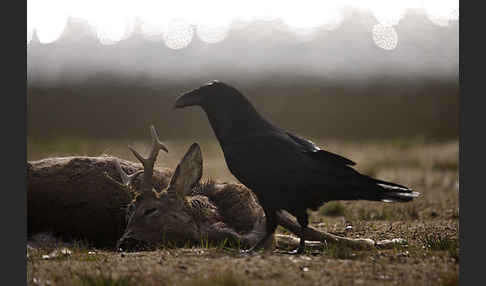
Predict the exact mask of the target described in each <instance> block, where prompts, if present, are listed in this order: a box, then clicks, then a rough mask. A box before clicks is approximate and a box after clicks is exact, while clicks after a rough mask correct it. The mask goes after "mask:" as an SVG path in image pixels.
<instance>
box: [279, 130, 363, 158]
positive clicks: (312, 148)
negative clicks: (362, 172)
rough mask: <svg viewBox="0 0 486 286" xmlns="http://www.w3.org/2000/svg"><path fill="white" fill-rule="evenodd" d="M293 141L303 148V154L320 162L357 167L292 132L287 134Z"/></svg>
mask: <svg viewBox="0 0 486 286" xmlns="http://www.w3.org/2000/svg"><path fill="white" fill-rule="evenodd" d="M285 133H286V134H287V135H288V136H289V137H290V138H292V140H294V142H295V143H297V144H299V145H300V146H301V147H302V150H303V152H305V153H308V154H309V155H310V156H311V157H314V158H316V159H318V160H321V161H329V160H331V161H333V162H336V163H338V164H344V165H350V166H354V165H356V163H355V162H353V161H351V160H349V159H347V158H344V157H342V156H339V155H337V154H334V153H331V152H327V151H325V150H322V149H321V148H319V147H318V146H317V145H316V144H314V143H313V142H312V141H310V140H307V139H304V138H301V137H298V136H296V135H294V134H292V133H290V132H287V131H286V132H285Z"/></svg>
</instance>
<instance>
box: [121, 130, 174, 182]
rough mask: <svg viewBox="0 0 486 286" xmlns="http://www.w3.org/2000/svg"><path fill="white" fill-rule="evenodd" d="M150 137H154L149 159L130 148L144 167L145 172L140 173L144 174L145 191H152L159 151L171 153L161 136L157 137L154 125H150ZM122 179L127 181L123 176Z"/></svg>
mask: <svg viewBox="0 0 486 286" xmlns="http://www.w3.org/2000/svg"><path fill="white" fill-rule="evenodd" d="M150 135H151V136H152V149H151V151H150V154H149V156H148V157H147V158H144V157H142V155H140V153H138V152H137V151H136V150H135V149H133V148H132V147H130V146H128V148H129V149H130V151H132V153H133V155H135V157H137V159H138V160H139V161H140V162H141V163H142V165H143V171H140V172H143V173H144V174H143V181H142V190H144V191H145V190H151V189H152V175H153V173H154V164H155V160H156V159H157V155H158V154H159V151H160V150H164V151H165V152H167V153H169V150H167V148H166V147H165V146H164V144H162V142H160V140H159V136H158V135H157V131H156V130H155V127H154V126H153V125H150ZM135 174H136V173H135ZM135 174H133V175H135ZM133 175H132V176H133ZM122 179H123V180H125V179H124V178H123V176H122Z"/></svg>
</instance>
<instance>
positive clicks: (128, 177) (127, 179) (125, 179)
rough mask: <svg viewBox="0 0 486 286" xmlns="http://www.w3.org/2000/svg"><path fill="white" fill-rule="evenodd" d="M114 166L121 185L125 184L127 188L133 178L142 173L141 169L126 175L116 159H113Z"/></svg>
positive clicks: (129, 186)
mask: <svg viewBox="0 0 486 286" xmlns="http://www.w3.org/2000/svg"><path fill="white" fill-rule="evenodd" d="M115 167H116V170H117V171H118V173H119V174H120V177H121V179H122V182H123V185H125V186H127V187H128V188H131V186H132V183H133V180H135V179H136V178H137V176H138V175H140V174H142V173H143V170H139V171H137V172H135V173H133V174H131V175H128V174H127V173H125V171H123V169H122V168H121V166H120V163H119V162H118V160H115Z"/></svg>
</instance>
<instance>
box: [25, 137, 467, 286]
mask: <svg viewBox="0 0 486 286" xmlns="http://www.w3.org/2000/svg"><path fill="white" fill-rule="evenodd" d="M313 139H314V141H315V142H316V143H319V145H321V146H322V147H323V148H326V149H327V150H330V151H332V152H336V153H338V154H341V155H344V156H347V157H349V158H351V159H353V161H355V162H357V163H358V165H357V166H358V167H357V169H358V170H359V171H361V172H364V173H367V174H370V175H373V176H376V177H378V178H380V179H384V180H391V181H395V182H399V183H401V184H404V185H408V186H412V187H413V188H414V189H416V190H417V191H419V192H421V193H422V196H421V197H420V198H418V199H416V200H414V201H413V202H410V203H405V204H384V203H379V202H366V201H355V202H349V201H340V202H334V203H330V204H327V205H326V206H324V207H323V208H321V209H320V210H319V211H316V212H312V213H311V214H310V215H311V216H310V217H311V224H312V226H314V227H316V228H318V229H322V230H326V231H329V232H332V233H335V234H338V235H342V236H346V237H365V238H371V239H375V240H381V239H392V238H403V239H405V240H407V242H408V243H407V245H404V246H397V247H395V248H393V249H386V250H381V249H374V250H367V251H356V250H352V249H348V248H343V247H335V246H332V245H329V246H325V245H323V247H322V248H321V249H320V250H312V251H310V250H309V251H308V253H306V254H305V255H291V254H288V253H286V252H284V251H276V252H273V253H256V254H245V253H240V252H238V251H235V250H231V249H227V248H224V247H221V246H211V245H207V244H206V245H201V246H200V247H197V248H179V249H175V248H161V249H159V250H157V251H152V252H136V253H115V252H108V251H101V250H96V249H91V248H90V247H89V246H87V245H85V244H82V243H78V244H76V245H74V246H70V249H71V250H72V254H71V255H65V256H62V257H61V256H60V257H57V258H54V259H43V256H44V255H48V254H49V253H51V252H52V251H53V250H55V249H56V246H55V245H46V246H43V247H40V248H36V249H30V248H29V249H28V250H27V255H28V258H27V279H28V281H27V282H28V284H29V285H47V283H49V284H50V285H183V286H184V285H391V284H392V285H414V286H416V285H458V273H459V220H458V217H459V192H458V166H459V164H458V142H457V141H452V142H442V143H427V142H423V141H420V140H414V141H406V140H397V141H390V142H386V143H377V142H361V143H356V142H354V143H349V142H337V141H332V142H329V141H326V140H316V139H315V138H313ZM73 142H74V143H73ZM167 143H168V147H169V150H170V153H169V154H166V155H165V154H164V155H163V156H161V157H160V159H159V164H160V165H162V166H168V167H174V166H175V164H176V163H177V162H178V161H179V159H180V158H181V157H182V155H183V153H184V152H185V151H186V149H187V148H188V147H189V145H190V143H192V142H167ZM199 143H200V144H201V146H202V150H203V155H204V159H205V162H204V167H205V169H204V172H205V173H204V175H205V177H212V178H214V179H216V180H219V181H235V179H234V177H233V176H232V175H231V174H230V173H229V172H228V171H227V168H226V166H225V163H224V160H223V157H222V154H221V151H220V149H219V146H217V145H214V144H213V141H211V142H199ZM63 144H64V145H63ZM127 144H139V146H142V147H143V146H145V143H141V142H121V143H120V142H118V143H114V142H109V141H105V142H103V141H97V142H96V143H93V142H89V141H72V142H67V141H66V142H64V143H63V142H62V141H55V142H54V141H53V142H32V141H29V144H28V159H29V160H32V159H39V158H42V157H47V156H53V155H56V156H61V155H72V154H78V155H93V156H96V155H100V154H102V153H110V154H113V155H116V156H120V157H124V158H127V159H130V160H134V159H133V157H132V156H131V154H129V153H128V152H127V149H126V145H127ZM139 146H136V147H137V148H139ZM143 148H146V150H147V149H148V146H145V147H143ZM54 150H55V151H54ZM142 150H143V149H142ZM349 226H351V228H350V227H349ZM278 231H283V230H282V229H281V228H279V229H278Z"/></svg>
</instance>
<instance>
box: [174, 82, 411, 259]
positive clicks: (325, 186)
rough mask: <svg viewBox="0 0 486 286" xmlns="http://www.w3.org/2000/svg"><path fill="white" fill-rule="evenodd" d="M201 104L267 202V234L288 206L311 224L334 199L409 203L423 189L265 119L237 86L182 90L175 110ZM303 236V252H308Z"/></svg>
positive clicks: (235, 170) (227, 154) (238, 168)
mask: <svg viewBox="0 0 486 286" xmlns="http://www.w3.org/2000/svg"><path fill="white" fill-rule="evenodd" d="M187 106H200V107H201V108H202V109H203V110H204V111H205V112H206V115H207V117H208V119H209V122H210V124H211V127H212V128H213V131H214V133H215V135H216V137H217V139H218V141H219V144H220V145H221V148H222V151H223V153H224V158H225V161H226V165H227V166H228V168H229V170H230V172H231V173H232V174H233V175H234V176H235V177H236V178H237V179H238V180H239V181H240V182H241V183H243V184H244V185H245V186H246V187H248V188H249V189H251V190H252V191H253V192H254V193H255V194H256V196H257V197H258V200H259V202H260V204H261V205H262V207H263V209H264V211H265V216H266V222H267V225H266V226H267V235H266V237H265V238H263V239H262V240H261V241H260V242H259V243H258V244H257V245H255V246H254V247H253V249H258V248H261V247H263V246H264V245H265V244H266V241H267V240H268V239H269V238H271V237H273V234H274V232H275V229H276V227H277V224H278V219H277V216H278V213H279V212H280V211H281V210H286V211H288V212H289V213H290V214H292V215H294V216H295V217H296V218H297V221H298V222H299V224H300V226H301V229H302V234H303V233H304V231H305V229H306V228H307V226H308V220H309V219H308V214H307V209H311V210H317V208H318V207H320V206H321V205H322V204H324V203H325V202H328V201H333V200H371V201H382V202H407V201H410V200H412V199H413V198H415V197H418V196H419V195H420V193H418V192H414V191H412V189H410V188H408V187H405V186H402V185H399V184H395V183H391V182H386V181H382V180H378V179H374V178H371V177H369V176H366V175H363V174H360V173H359V172H357V171H356V170H355V169H353V168H352V167H350V166H354V165H356V163H354V162H353V161H351V160H349V159H347V158H344V157H342V156H339V155H337V154H333V153H330V152H327V151H325V150H322V149H321V148H319V147H318V146H316V145H315V144H314V143H313V142H311V141H309V140H306V139H304V138H301V137H299V136H297V135H294V134H292V133H290V132H288V131H286V130H284V129H281V128H279V127H277V126H275V125H273V124H272V123H270V122H269V121H267V120H266V119H265V118H263V117H262V116H261V115H260V114H259V113H258V112H257V111H256V109H255V108H254V107H253V105H252V104H251V103H250V102H249V101H248V99H247V98H246V97H245V96H243V94H241V93H240V92H239V91H238V90H237V89H236V88H234V87H232V86H230V85H228V84H225V83H223V82H220V81H211V82H209V83H207V84H205V85H203V86H201V87H199V88H197V89H194V90H192V91H189V92H186V93H183V94H182V95H181V96H179V97H178V98H177V100H176V102H175V105H174V108H183V107H187ZM304 246H305V241H304V239H303V235H301V237H300V244H299V248H298V250H297V252H298V253H302V252H303V251H304Z"/></svg>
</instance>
